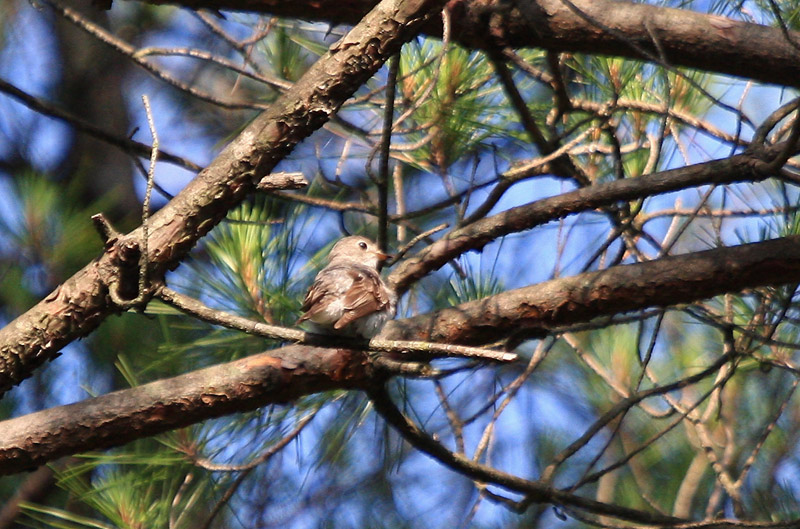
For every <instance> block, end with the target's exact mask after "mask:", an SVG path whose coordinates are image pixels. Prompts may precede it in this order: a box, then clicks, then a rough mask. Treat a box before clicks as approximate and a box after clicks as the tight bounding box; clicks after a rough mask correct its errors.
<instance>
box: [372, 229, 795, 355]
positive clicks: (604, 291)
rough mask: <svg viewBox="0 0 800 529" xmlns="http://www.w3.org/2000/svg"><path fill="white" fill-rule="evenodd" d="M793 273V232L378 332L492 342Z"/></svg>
mask: <svg viewBox="0 0 800 529" xmlns="http://www.w3.org/2000/svg"><path fill="white" fill-rule="evenodd" d="M798 279H800V236H793V237H785V238H781V239H774V240H769V241H765V242H758V243H753V244H744V245H741V246H733V247H729V248H718V249H714V250H706V251H702V252H694V253H690V254H685V255H677V256H670V257H663V258H661V259H656V260H653V261H647V262H643V263H637V264H630V265H622V266H615V267H612V268H608V269H606V270H601V271H597V272H587V273H583V274H578V275H575V276H570V277H564V278H560V279H553V280H550V281H545V282H544V283H539V284H536V285H531V286H528V287H523V288H518V289H515V290H509V291H507V292H503V293H500V294H497V295H494V296H491V297H488V298H485V299H482V300H477V301H471V302H469V303H464V304H461V305H459V306H457V307H450V308H446V309H443V310H440V311H437V312H434V313H431V314H422V315H420V316H415V317H413V318H406V319H403V320H395V321H390V322H388V323H387V325H386V327H385V328H384V330H383V332H382V333H381V337H383V336H391V337H392V338H393V339H396V340H404V339H409V338H410V337H414V339H416V340H425V341H432V342H440V341H441V342H447V343H462V344H480V343H487V342H488V343H491V342H494V341H496V340H498V339H501V338H502V337H507V336H513V335H514V334H515V333H518V332H528V333H529V332H531V331H532V330H538V331H540V332H545V331H546V330H547V329H549V328H554V327H560V326H566V325H570V324H574V323H578V322H585V321H589V320H591V319H593V318H597V317H600V316H610V315H614V314H620V313H623V312H627V311H633V310H639V309H643V308H647V307H664V306H668V305H676V304H683V303H691V302H694V301H698V300H702V299H706V298H710V297H713V296H717V295H720V294H724V293H726V292H738V291H741V290H744V289H747V288H754V287H759V286H767V285H781V284H786V283H794V282H797V281H798Z"/></svg>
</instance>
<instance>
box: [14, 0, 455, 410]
mask: <svg viewBox="0 0 800 529" xmlns="http://www.w3.org/2000/svg"><path fill="white" fill-rule="evenodd" d="M442 3H443V0H384V1H383V2H382V3H380V4H379V5H378V6H377V7H376V8H375V9H373V10H372V11H371V12H370V13H369V14H368V15H367V16H365V17H364V19H363V20H362V22H361V23H359V24H358V25H357V26H356V27H355V28H353V30H352V31H350V33H348V34H347V35H346V36H345V37H344V38H343V39H342V40H340V41H339V42H338V43H336V44H334V45H333V46H332V47H331V49H330V50H329V51H328V53H326V54H325V55H323V56H322V57H321V58H320V59H319V60H318V61H317V62H316V63H315V64H314V65H313V66H312V67H311V68H310V69H309V70H308V71H307V72H306V73H305V74H304V75H303V77H302V78H301V79H300V80H299V81H298V82H297V83H296V84H295V86H294V87H293V88H292V89H291V90H289V91H287V92H285V93H284V94H283V95H281V96H280V97H279V98H278V99H277V100H276V101H275V102H274V103H273V104H272V105H270V108H269V109H268V110H266V111H265V112H263V113H262V114H261V115H259V116H258V117H257V118H256V119H255V120H254V121H253V122H252V123H251V124H250V125H249V126H248V127H247V128H246V129H245V130H244V131H243V132H242V133H241V134H240V135H239V136H238V137H237V138H236V139H235V140H234V141H232V142H231V143H230V144H229V145H228V146H227V147H226V148H225V149H224V150H223V151H222V152H221V153H220V155H219V156H217V158H216V159H215V160H214V161H213V162H212V163H211V164H210V165H209V166H208V167H206V168H205V169H204V170H203V171H201V172H200V173H199V174H198V175H197V177H196V178H195V179H194V180H192V181H191V182H190V183H189V184H188V185H187V186H186V188H185V189H183V190H182V191H181V192H180V193H179V194H178V195H177V196H176V197H175V198H174V199H172V200H171V201H170V202H169V204H167V205H166V206H165V207H164V208H162V209H161V210H159V211H158V212H157V213H155V214H154V215H153V216H152V217H151V218H150V220H149V234H150V237H149V240H148V247H149V249H150V251H149V255H148V262H149V265H150V270H148V277H150V278H151V279H152V280H155V281H157V280H159V278H162V277H163V275H164V273H165V272H166V271H167V270H169V269H172V268H175V267H176V266H177V265H178V264H179V263H180V260H181V259H182V258H184V257H185V256H186V255H187V253H188V252H189V250H191V248H192V247H193V246H194V245H195V243H196V242H197V241H198V239H199V238H200V237H202V236H203V235H205V234H206V233H207V232H208V231H209V230H211V228H213V227H214V226H215V225H216V224H217V223H218V222H219V221H220V220H221V219H222V218H223V217H224V216H225V214H226V213H227V211H228V210H229V209H230V208H232V207H234V206H236V205H237V204H239V203H240V202H241V201H242V199H244V197H245V196H247V195H248V193H251V192H252V191H253V190H254V189H255V186H256V184H257V183H258V182H259V181H260V180H261V179H262V178H263V177H264V176H265V175H267V174H269V173H270V172H271V171H272V169H273V168H274V167H275V165H276V164H277V163H278V162H279V161H280V160H282V159H283V158H284V157H285V156H286V155H287V154H288V153H289V152H291V150H292V149H293V148H294V147H295V145H297V144H298V143H299V142H300V141H302V140H303V139H304V138H305V137H306V136H308V135H309V134H311V133H312V132H313V131H314V130H316V129H318V128H319V127H321V126H322V125H323V124H324V123H325V122H326V121H327V120H328V119H330V118H331V116H333V115H334V114H335V113H336V111H337V110H338V108H339V107H340V106H341V105H342V104H343V103H344V101H345V100H347V99H348V98H349V97H350V96H351V95H352V94H353V93H354V92H355V90H356V89H358V87H360V86H361V85H362V84H363V83H364V82H365V81H366V80H367V79H368V78H369V77H370V76H371V75H372V74H373V73H374V72H375V71H377V69H378V68H380V66H381V65H382V64H383V62H384V61H385V60H386V59H387V58H388V57H389V56H391V55H392V54H394V53H395V52H397V51H398V50H399V48H400V46H401V45H402V44H403V43H404V42H406V41H407V40H409V39H410V38H412V37H413V36H414V35H415V34H416V33H417V31H418V29H419V27H420V25H421V24H422V23H423V22H424V21H425V18H426V16H427V15H428V14H430V13H431V12H432V11H433V10H435V9H437V8H439V7H440V6H441V5H442ZM140 238H141V228H139V229H137V230H135V231H134V232H132V233H131V234H129V235H128V236H126V237H123V238H122V239H121V240H123V241H124V240H128V241H137V244H138V241H139V240H140ZM115 248H116V246H115V245H111V248H109V249H108V251H106V253H104V254H103V255H102V256H100V257H99V258H97V259H95V260H94V261H92V262H91V263H90V264H89V265H87V266H86V267H85V268H84V269H83V270H81V271H79V272H77V273H76V274H75V275H73V276H72V277H71V278H70V279H68V280H67V281H66V282H64V283H63V284H62V285H60V286H59V287H58V288H57V289H56V290H55V291H54V292H52V293H51V294H50V295H49V296H47V297H46V298H45V299H44V300H42V301H41V302H40V303H39V304H37V305H36V306H34V307H33V308H31V309H30V310H28V312H26V313H25V314H23V315H22V316H20V317H18V318H17V319H16V320H14V321H13V322H11V323H10V324H9V325H7V326H6V327H5V328H3V329H2V330H0V395H2V394H3V393H4V392H5V391H7V390H8V389H9V388H10V387H12V386H13V385H14V384H17V383H19V382H20V381H21V380H23V379H24V378H26V377H27V376H29V375H30V374H31V372H32V371H33V370H34V369H35V368H36V367H38V366H39V365H41V364H42V363H43V362H44V361H45V360H50V359H52V358H54V357H55V356H56V354H57V353H58V351H59V350H60V349H61V348H62V347H63V346H65V345H66V344H68V343H69V342H71V341H72V340H74V339H76V338H79V337H81V336H85V335H87V334H88V333H89V332H91V331H92V330H93V329H94V328H95V327H97V325H99V324H100V322H102V321H103V320H104V319H105V317H106V316H108V315H109V314H112V313H114V312H116V311H117V310H118V308H117V307H116V306H115V305H113V304H112V303H111V302H110V300H109V296H108V288H107V285H108V284H109V282H110V280H111V279H112V278H113V277H114V272H115V263H114V259H115V257H116V254H117V252H115V251H114V250H115Z"/></svg>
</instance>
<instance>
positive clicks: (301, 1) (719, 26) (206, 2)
mask: <svg viewBox="0 0 800 529" xmlns="http://www.w3.org/2000/svg"><path fill="white" fill-rule="evenodd" d="M143 1H146V2H148V3H153V4H178V5H182V6H186V7H190V8H194V9H198V8H209V9H230V10H238V11H256V12H262V13H270V14H273V15H278V16H284V17H290V18H301V19H304V20H317V21H322V22H329V23H331V24H354V23H356V22H357V21H358V20H359V19H360V18H361V17H362V16H363V15H364V13H366V12H367V11H368V10H369V9H370V8H371V7H372V6H373V5H375V0H350V1H348V2H338V1H336V0H321V1H320V0H298V1H293V2H284V1H281V0H143ZM450 6H451V11H452V17H451V18H452V26H453V30H452V31H453V38H454V39H455V40H456V41H457V42H459V43H460V44H462V45H463V46H466V47H468V48H486V47H488V46H493V45H496V44H497V43H498V42H500V43H502V44H505V45H508V46H512V47H541V48H545V49H547V50H551V51H556V52H559V51H572V52H583V53H591V54H601V55H617V56H621V57H628V58H631V59H644V60H648V61H655V62H660V61H661V60H662V59H661V57H660V54H661V53H662V52H663V54H664V56H665V59H666V60H667V61H668V62H669V64H670V65H671V66H688V67H691V68H698V69H701V70H705V71H709V72H717V73H721V74H726V75H734V76H738V77H744V78H747V79H753V80H756V81H761V82H765V83H775V84H779V85H784V86H795V87H798V86H800V61H798V60H797V49H796V48H795V47H794V46H793V45H792V43H790V42H788V41H787V39H786V37H785V36H784V34H783V32H782V31H781V29H780V28H776V27H769V26H762V25H758V24H750V23H746V22H740V21H736V20H732V19H729V18H723V17H720V16H716V15H707V14H703V13H697V12H693V11H689V10H688V9H670V8H666V7H659V6H652V5H644V4H634V3H631V2H619V1H614V0H570V1H569V2H568V1H567V0H519V1H516V2H508V3H504V2H494V1H490V0H453V1H451V2H450ZM424 31H425V32H427V33H428V34H431V35H435V36H440V35H441V23H440V22H439V21H433V20H432V21H430V22H429V23H428V24H427V25H426V26H425V28H424ZM789 33H790V35H791V36H792V38H794V39H795V40H798V39H800V34H798V33H797V32H789ZM654 39H657V42H654Z"/></svg>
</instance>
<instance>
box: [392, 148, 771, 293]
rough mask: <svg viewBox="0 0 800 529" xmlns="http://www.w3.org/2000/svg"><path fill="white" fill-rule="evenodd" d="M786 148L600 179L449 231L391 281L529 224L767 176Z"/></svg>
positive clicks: (409, 278) (410, 278) (402, 283)
mask: <svg viewBox="0 0 800 529" xmlns="http://www.w3.org/2000/svg"><path fill="white" fill-rule="evenodd" d="M785 148H786V146H785V144H783V143H781V144H777V145H773V146H770V147H769V148H766V149H761V150H757V151H753V152H748V153H745V154H740V155H737V156H732V157H730V158H724V159H721V160H713V161H710V162H705V163H700V164H695V165H690V166H687V167H681V168H679V169H672V170H669V171H663V172H659V173H653V174H650V175H645V176H640V177H638V178H626V179H622V180H614V181H611V182H607V183H603V184H595V185H592V186H589V187H584V188H581V189H577V190H575V191H571V192H568V193H562V194H560V195H556V196H554V197H550V198H544V199H541V200H537V201H536V202H532V203H530V204H525V205H522V206H517V207H515V208H511V209H509V210H506V211H503V212H501V213H498V214H496V215H493V216H491V217H486V218H484V219H480V220H477V221H475V222H473V223H471V224H468V225H466V226H464V227H462V228H459V229H457V230H455V231H453V232H451V233H449V234H447V235H446V236H445V237H443V238H442V239H440V240H438V241H436V242H435V243H434V244H432V245H430V246H428V247H427V248H425V249H423V250H422V251H420V252H419V253H418V254H416V255H415V256H413V257H410V258H408V259H406V260H405V261H403V262H402V263H400V264H399V265H398V266H397V267H396V268H395V269H394V271H393V272H392V273H391V275H390V276H389V282H390V283H391V284H392V286H393V287H394V288H395V290H397V291H398V292H400V293H402V292H405V291H406V290H407V289H408V288H409V286H410V285H411V284H412V283H414V282H415V281H417V280H418V279H420V278H421V277H423V276H425V275H426V274H428V273H429V272H431V271H432V270H437V269H439V268H441V267H442V266H443V265H444V264H445V263H447V262H448V261H450V260H451V259H454V258H455V257H458V256H459V255H461V254H463V253H465V252H467V251H470V250H480V249H481V248H483V247H484V246H485V245H486V244H487V243H489V242H491V241H493V240H494V239H497V238H498V237H501V236H503V235H507V234H509V233H515V232H519V231H523V230H528V229H531V228H533V227H535V226H538V225H540V224H544V223H546V222H549V221H551V220H556V219H560V218H563V217H566V216H567V215H570V214H573V213H578V212H581V211H589V210H593V209H595V208H600V207H605V206H610V205H612V204H615V203H617V202H620V201H625V200H635V199H640V198H645V197H649V196H653V195H659V194H662V193H669V192H671V191H677V190H679V189H685V188H688V187H694V186H700V185H708V184H731V183H735V182H741V181H753V182H755V181H759V180H763V179H765V178H767V177H769V176H771V175H772V174H773V173H772V172H770V171H768V170H767V169H768V166H769V162H770V161H772V160H773V159H774V157H776V156H778V155H779V154H780V153H781V152H782V149H785Z"/></svg>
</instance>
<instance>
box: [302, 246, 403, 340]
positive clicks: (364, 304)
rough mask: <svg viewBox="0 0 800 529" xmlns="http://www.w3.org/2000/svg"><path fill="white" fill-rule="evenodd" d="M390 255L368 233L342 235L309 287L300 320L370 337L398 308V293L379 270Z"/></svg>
mask: <svg viewBox="0 0 800 529" xmlns="http://www.w3.org/2000/svg"><path fill="white" fill-rule="evenodd" d="M387 258H389V256H388V255H386V254H385V253H383V252H381V251H380V249H379V248H378V246H377V245H376V244H375V243H374V242H372V241H370V240H369V239H367V238H365V237H360V236H357V235H355V236H351V237H345V238H343V239H341V240H340V241H339V242H337V243H336V244H335V245H333V248H332V249H331V253H330V254H328V264H327V265H326V266H325V268H323V269H322V270H320V272H319V273H318V274H317V277H316V278H315V279H314V283H313V284H312V285H311V288H310V289H309V290H308V294H306V298H305V300H304V301H303V307H302V310H303V315H302V316H300V319H298V320H297V323H302V322H304V321H306V320H308V321H310V322H312V323H314V324H316V329H315V330H318V331H319V332H321V333H331V332H333V333H335V334H343V335H348V336H358V337H361V338H367V339H369V338H372V337H373V336H375V335H376V334H378V333H379V332H380V330H381V329H382V328H383V325H384V324H385V323H386V322H387V321H388V320H390V319H392V318H394V315H395V313H396V311H397V295H396V294H395V293H394V292H393V291H392V290H391V289H390V288H389V287H387V286H386V283H384V282H383V280H382V279H381V276H380V274H379V273H378V267H379V265H380V263H382V262H383V261H385V260H386V259H387Z"/></svg>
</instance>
